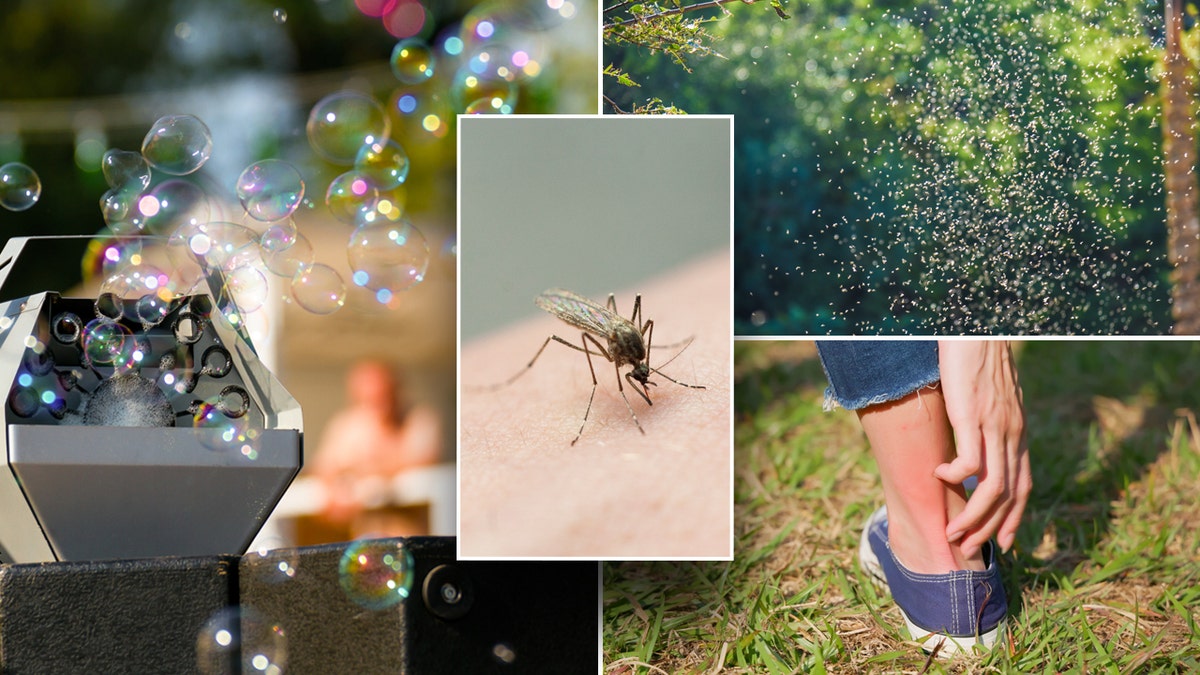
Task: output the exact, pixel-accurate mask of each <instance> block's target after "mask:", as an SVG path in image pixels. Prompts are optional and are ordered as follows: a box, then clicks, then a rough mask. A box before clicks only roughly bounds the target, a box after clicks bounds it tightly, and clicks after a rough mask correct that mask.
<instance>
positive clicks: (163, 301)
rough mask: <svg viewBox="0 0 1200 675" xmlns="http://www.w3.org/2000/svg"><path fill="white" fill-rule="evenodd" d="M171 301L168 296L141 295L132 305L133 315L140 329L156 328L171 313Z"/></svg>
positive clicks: (172, 298)
mask: <svg viewBox="0 0 1200 675" xmlns="http://www.w3.org/2000/svg"><path fill="white" fill-rule="evenodd" d="M173 301H174V297H171V296H170V295H168V294H157V295H143V296H142V297H140V298H138V299H137V301H135V303H134V314H136V315H137V316H136V318H137V320H138V321H141V322H142V327H144V328H149V327H150V326H157V325H158V324H160V323H162V320H163V319H165V318H167V315H168V314H170V313H171V309H172V302H173Z"/></svg>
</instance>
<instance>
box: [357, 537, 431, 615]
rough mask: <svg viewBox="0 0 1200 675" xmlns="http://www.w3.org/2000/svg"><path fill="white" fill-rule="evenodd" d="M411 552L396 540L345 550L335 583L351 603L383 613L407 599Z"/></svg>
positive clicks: (362, 543) (364, 542) (411, 576)
mask: <svg viewBox="0 0 1200 675" xmlns="http://www.w3.org/2000/svg"><path fill="white" fill-rule="evenodd" d="M413 567H414V562H413V556H412V552H411V551H409V550H408V548H407V546H405V544H404V542H403V540H400V539H365V540H360V541H355V542H353V543H351V544H350V545H349V546H348V547H346V551H345V552H344V553H342V559H341V561H340V562H339V564H338V582H339V583H340V585H341V587H342V590H343V591H344V592H345V593H346V597H348V598H349V599H350V600H351V601H352V602H354V603H355V604H358V605H360V606H362V607H366V608H367V609H373V610H383V609H387V608H389V607H393V606H395V605H396V604H398V603H400V602H403V601H404V600H405V599H406V598H408V596H409V593H410V592H411V591H412V587H413V579H414V576H415V574H414V569H413Z"/></svg>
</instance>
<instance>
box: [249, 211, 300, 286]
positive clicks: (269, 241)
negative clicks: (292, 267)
mask: <svg viewBox="0 0 1200 675" xmlns="http://www.w3.org/2000/svg"><path fill="white" fill-rule="evenodd" d="M299 234H300V231H299V230H298V229H296V221H295V220H293V219H291V218H281V219H279V220H277V221H275V222H273V223H270V224H269V225H268V226H267V228H266V229H265V230H263V231H262V234H260V235H259V236H258V244H259V246H261V247H262V250H263V257H264V258H266V254H268V253H274V252H275V251H282V250H283V249H285V248H288V247H290V246H291V245H292V244H294V243H296V237H297V236H299ZM293 274H294V272H293ZM288 276H291V275H290V274H289V275H288Z"/></svg>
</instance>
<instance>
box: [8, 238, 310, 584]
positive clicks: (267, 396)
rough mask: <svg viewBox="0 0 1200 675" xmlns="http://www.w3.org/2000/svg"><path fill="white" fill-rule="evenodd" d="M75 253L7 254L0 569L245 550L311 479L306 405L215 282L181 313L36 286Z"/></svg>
mask: <svg viewBox="0 0 1200 675" xmlns="http://www.w3.org/2000/svg"><path fill="white" fill-rule="evenodd" d="M62 245H63V241H62V238H50V237H46V238H16V239H11V240H9V242H8V244H7V245H6V246H5V247H4V249H3V251H2V252H0V331H3V332H2V333H0V382H4V383H6V384H7V385H8V388H9V393H8V397H7V400H6V401H5V405H4V406H3V408H2V409H0V411H2V413H0V414H2V415H3V420H4V430H5V433H4V443H5V450H6V456H7V461H8V467H9V471H8V472H6V473H3V474H2V475H0V512H2V513H4V517H3V518H2V519H0V562H38V561H51V560H96V559H105V558H133V557H151V556H163V555H204V554H213V553H241V552H244V551H245V550H246V548H247V547H248V546H249V545H250V541H251V540H252V539H253V538H254V536H255V534H257V533H258V530H259V529H260V528H261V527H262V524H263V522H264V521H265V520H266V518H267V516H268V515H269V514H270V512H271V509H273V508H274V506H275V504H276V502H278V500H279V498H280V497H281V496H282V495H283V492H284V490H286V489H287V487H288V485H289V484H290V483H291V481H292V478H294V477H295V475H296V473H297V472H298V471H299V470H300V466H301V458H302V454H301V453H302V451H301V436H302V433H301V432H302V423H301V414H300V406H299V404H298V403H297V402H296V400H295V399H294V398H293V397H292V396H291V395H290V394H288V392H287V391H286V390H284V388H283V387H282V386H281V385H280V384H279V382H278V381H277V380H276V379H275V378H274V377H273V376H272V375H271V373H269V372H268V371H267V369H266V368H265V367H264V366H263V364H262V363H261V362H260V361H259V359H258V357H257V355H256V354H255V352H254V349H253V347H252V346H251V343H250V340H249V339H248V338H247V337H246V335H245V334H244V332H242V331H241V330H240V329H239V328H238V327H236V326H235V325H233V324H232V323H230V322H229V321H228V320H226V319H225V315H224V314H222V313H221V312H220V311H219V310H218V305H219V303H220V301H221V298H220V286H219V284H218V283H217V280H216V279H214V278H212V277H210V278H209V279H208V283H207V284H201V285H200V286H198V288H199V289H200V290H194V291H192V294H191V295H187V296H183V297H181V298H174V299H172V300H171V301H170V302H161V301H160V298H159V297H158V296H155V295H154V294H153V293H150V292H147V293H146V294H145V295H142V296H140V297H128V298H122V297H121V296H120V295H117V294H112V295H101V297H100V298H97V299H96V300H91V299H77V298H64V297H62V296H61V295H59V294H58V293H56V292H53V291H43V292H32V289H29V288H25V287H23V284H24V283H27V282H26V281H25V280H26V279H30V278H36V276H37V275H36V274H33V273H32V270H31V268H33V267H36V266H39V265H45V264H46V263H47V261H54V260H56V259H60V257H61V256H62V250H63V246H62ZM147 305H151V306H150V307H147ZM152 313H153V314H154V315H155V316H154V319H155V322H154V323H153V324H150V323H148V320H147V319H146V318H145V317H146V316H147V315H149V314H152ZM139 317H141V318H139Z"/></svg>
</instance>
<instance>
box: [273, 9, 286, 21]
mask: <svg viewBox="0 0 1200 675" xmlns="http://www.w3.org/2000/svg"><path fill="white" fill-rule="evenodd" d="M271 18H272V19H274V20H275V23H280V24H283V23H287V10H286V9H283V8H282V7H276V8H275V11H273V12H271Z"/></svg>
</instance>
